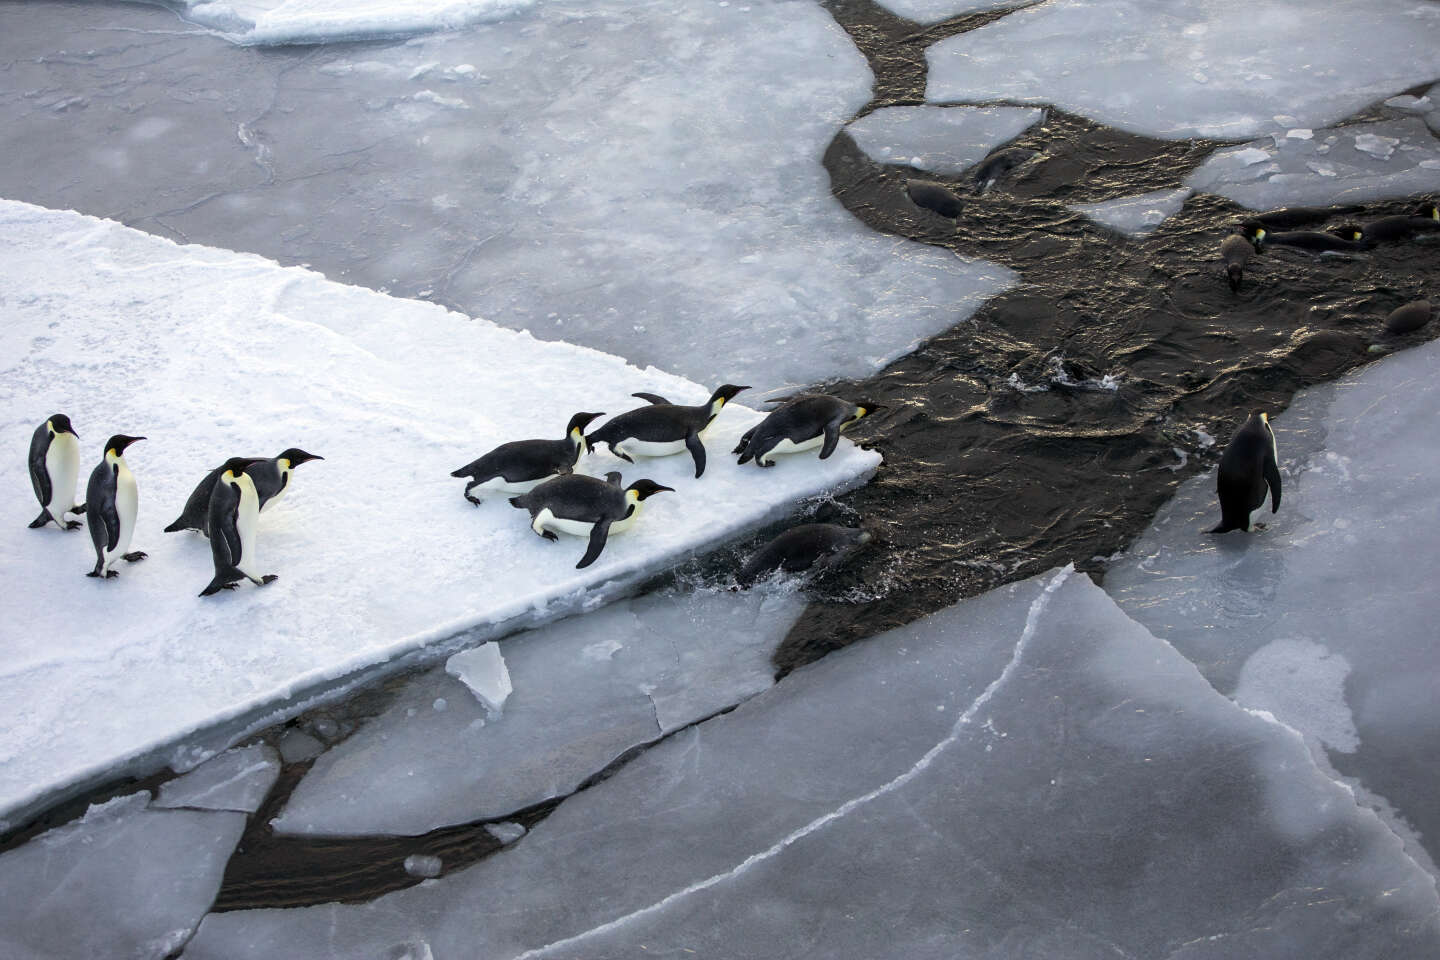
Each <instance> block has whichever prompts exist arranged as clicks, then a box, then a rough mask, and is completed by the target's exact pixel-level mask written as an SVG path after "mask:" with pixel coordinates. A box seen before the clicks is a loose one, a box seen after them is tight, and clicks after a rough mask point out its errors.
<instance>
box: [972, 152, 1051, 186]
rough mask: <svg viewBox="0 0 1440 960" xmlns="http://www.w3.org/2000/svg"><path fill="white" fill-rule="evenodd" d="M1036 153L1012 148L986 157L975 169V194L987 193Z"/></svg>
mask: <svg viewBox="0 0 1440 960" xmlns="http://www.w3.org/2000/svg"><path fill="white" fill-rule="evenodd" d="M1035 154H1036V151H1034V150H1026V149H1024V148H1023V147H1011V148H1010V149H1009V150H1001V151H1000V152H999V153H992V154H991V155H990V156H988V157H986V158H985V160H984V162H983V163H981V164H980V166H978V167H976V168H975V173H974V175H973V176H974V181H975V192H976V193H985V192H986V191H987V190H989V189H990V188H991V187H993V186H995V184H996V183H997V182H998V181H999V180H1000V178H1001V177H1003V176H1005V174H1007V173H1009V172H1010V171H1011V170H1014V169H1015V168H1016V167H1018V166H1020V165H1022V164H1024V163H1025V162H1026V161H1028V160H1029V159H1030V158H1031V157H1033V156H1035Z"/></svg>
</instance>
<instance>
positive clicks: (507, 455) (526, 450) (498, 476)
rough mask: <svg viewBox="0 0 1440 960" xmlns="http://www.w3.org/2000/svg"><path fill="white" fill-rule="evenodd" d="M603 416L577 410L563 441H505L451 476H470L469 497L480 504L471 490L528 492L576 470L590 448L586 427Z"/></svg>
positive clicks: (467, 487) (476, 503)
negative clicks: (586, 441) (551, 479)
mask: <svg viewBox="0 0 1440 960" xmlns="http://www.w3.org/2000/svg"><path fill="white" fill-rule="evenodd" d="M603 416H605V414H603V413H577V414H575V416H573V417H571V418H570V424H569V426H567V427H566V428H565V439H563V440H512V441H510V442H509V443H502V444H500V446H498V447H496V448H495V449H494V450H491V451H490V452H489V453H487V454H485V455H484V456H483V457H481V458H480V459H479V460H474V461H472V462H470V463H467V464H466V465H465V466H463V467H461V468H460V469H459V470H456V471H455V472H454V473H452V474H450V476H452V477H469V478H470V482H469V483H467V484H465V499H466V500H469V501H470V502H471V503H473V504H475V506H477V507H478V506H480V498H479V497H476V496H473V495H472V494H471V493H470V491H471V490H472V489H474V488H475V487H479V488H480V489H481V490H499V491H502V492H504V493H528V492H529V491H531V490H534V489H535V488H536V487H537V486H539V485H540V484H541V483H544V482H545V481H546V480H548V479H550V478H551V477H553V476H556V475H559V474H565V473H569V472H570V471H571V470H573V469H575V464H576V463H577V462H578V461H579V459H580V458H581V457H583V456H584V455H585V451H586V450H587V449H589V448H588V447H587V446H586V443H585V428H586V427H588V426H589V425H590V421H591V420H594V419H595V418H596V417H603Z"/></svg>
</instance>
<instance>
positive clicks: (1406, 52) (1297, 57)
mask: <svg viewBox="0 0 1440 960" xmlns="http://www.w3.org/2000/svg"><path fill="white" fill-rule="evenodd" d="M926 56H927V58H928V60H929V63H930V73H929V87H928V88H927V91H926V96H927V99H929V100H931V101H955V100H961V101H974V100H991V99H1007V100H1017V101H1021V102H1025V103H1053V104H1055V105H1057V106H1060V107H1063V108H1064V109H1066V110H1069V111H1071V112H1074V113H1079V114H1083V115H1085V116H1087V117H1092V118H1094V119H1096V120H1099V121H1101V122H1103V123H1108V124H1110V125H1112V126H1116V127H1120V128H1121V129H1124V130H1130V131H1133V132H1135V133H1142V134H1150V135H1152V136H1158V137H1192V136H1202V137H1231V138H1239V137H1253V136H1255V135H1256V134H1259V133H1265V132H1270V131H1273V130H1281V131H1283V130H1286V129H1288V128H1291V127H1319V126H1324V125H1326V124H1328V123H1333V122H1335V121H1337V120H1339V119H1341V118H1343V117H1345V116H1347V115H1349V114H1351V113H1353V112H1354V111H1355V110H1357V109H1359V108H1360V107H1363V106H1366V105H1367V104H1370V103H1372V102H1374V101H1376V100H1381V99H1384V98H1385V97H1388V96H1390V95H1391V94H1394V93H1398V92H1400V91H1401V90H1405V89H1407V88H1409V87H1413V86H1415V85H1416V84H1419V83H1425V82H1428V81H1430V80H1433V79H1434V78H1435V77H1436V75H1437V74H1440V6H1437V5H1436V4H1434V3H1427V2H1417V0H1349V2H1345V3H1332V4H1328V5H1327V6H1326V7H1325V8H1324V10H1323V11H1320V10H1318V9H1317V8H1316V7H1315V5H1314V4H1312V3H1308V2H1305V0H1051V2H1049V3H1043V4H1039V5H1038V6H1035V7H1032V8H1030V9H1027V10H1022V11H1019V12H1017V13H1013V14H1011V15H1009V16H1007V17H1004V18H1002V19H1000V20H998V21H996V22H994V23H991V24H988V25H986V26H984V27H981V28H980V29H978V30H975V31H972V32H970V33H965V34H961V35H959V36H956V37H951V38H950V39H948V40H944V41H941V42H940V43H937V44H935V45H934V46H932V47H931V48H930V49H929V50H928V51H927V53H926Z"/></svg>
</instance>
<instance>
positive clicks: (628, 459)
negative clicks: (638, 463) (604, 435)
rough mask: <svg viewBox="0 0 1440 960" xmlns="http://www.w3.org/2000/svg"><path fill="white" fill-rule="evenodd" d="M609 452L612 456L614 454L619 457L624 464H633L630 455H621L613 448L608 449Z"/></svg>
mask: <svg viewBox="0 0 1440 960" xmlns="http://www.w3.org/2000/svg"><path fill="white" fill-rule="evenodd" d="M610 452H611V453H613V454H615V456H617V457H619V458H620V459H621V460H624V461H625V462H626V463H634V462H635V461H634V460H632V459H631V457H630V454H628V453H621V452H620V451H619V450H616V449H615V448H614V447H611V448H610Z"/></svg>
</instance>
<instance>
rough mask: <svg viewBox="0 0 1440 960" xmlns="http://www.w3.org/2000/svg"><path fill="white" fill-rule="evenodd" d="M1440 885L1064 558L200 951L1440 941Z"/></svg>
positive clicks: (1115, 953)
mask: <svg viewBox="0 0 1440 960" xmlns="http://www.w3.org/2000/svg"><path fill="white" fill-rule="evenodd" d="M677 850H683V851H684V856H677V855H676V851H677ZM622 881H623V882H622ZM476 905H483V908H482V909H476ZM1437 907H1440V902H1437V899H1436V895H1435V889H1434V885H1433V883H1432V882H1431V880H1430V878H1429V877H1428V876H1426V875H1425V874H1424V872H1423V871H1421V870H1420V869H1418V868H1417V867H1416V865H1415V864H1414V863H1413V862H1412V861H1411V860H1410V859H1409V858H1407V857H1406V856H1405V855H1404V853H1403V851H1402V850H1401V848H1400V843H1399V841H1398V840H1396V838H1395V837H1394V835H1393V834H1391V833H1389V832H1388V831H1387V830H1386V829H1385V828H1384V826H1383V825H1382V824H1381V823H1380V822H1379V821H1378V820H1377V819H1376V818H1375V817H1374V816H1373V815H1372V814H1370V813H1369V812H1368V811H1364V810H1361V809H1359V808H1357V807H1356V805H1355V803H1354V800H1353V798H1352V796H1351V795H1350V793H1349V792H1348V791H1347V790H1345V789H1344V788H1343V787H1341V786H1340V785H1338V784H1336V783H1335V782H1334V781H1332V780H1330V779H1329V778H1327V777H1326V776H1324V775H1323V774H1322V773H1321V772H1320V771H1319V770H1318V769H1317V768H1316V767H1315V765H1314V764H1313V763H1312V762H1311V761H1310V758H1309V755H1308V753H1307V752H1306V750H1305V747H1304V745H1303V744H1302V743H1301V742H1300V740H1299V739H1298V738H1297V737H1295V736H1294V735H1293V734H1292V733H1291V732H1290V731H1289V730H1288V729H1286V728H1284V727H1282V726H1280V725H1278V724H1275V723H1272V722H1269V721H1266V720H1264V719H1262V718H1259V717H1256V716H1254V715H1252V714H1250V713H1248V712H1247V711H1245V710H1242V709H1240V708H1238V707H1237V706H1236V705H1235V704H1234V703H1232V702H1231V701H1230V700H1228V699H1226V698H1225V697H1222V696H1220V695H1219V694H1217V693H1216V692H1215V691H1214V690H1213V689H1212V688H1211V687H1210V685H1209V684H1208V683H1206V682H1205V680H1204V678H1203V677H1201V676H1200V674H1199V673H1198V672H1197V671H1196V670H1195V667H1194V666H1193V665H1192V664H1190V663H1189V662H1187V661H1186V660H1185V659H1184V658H1183V657H1181V656H1180V655H1179V654H1178V653H1176V651H1175V650H1174V649H1173V648H1172V647H1170V646H1169V645H1168V644H1166V643H1164V642H1162V641H1159V640H1157V639H1156V638H1155V637H1153V636H1152V635H1150V634H1149V633H1148V632H1147V631H1145V630H1144V628H1142V627H1140V626H1139V625H1137V624H1136V623H1135V622H1134V621H1132V620H1130V619H1128V618H1127V617H1126V616H1125V615H1124V614H1123V613H1122V612H1121V611H1120V610H1119V609H1118V608H1117V607H1116V606H1115V604H1114V603H1113V602H1112V601H1111V600H1110V599H1109V598H1108V597H1107V596H1106V595H1105V594H1104V592H1103V591H1101V590H1100V589H1099V588H1097V587H1095V586H1094V585H1093V584H1091V583H1090V582H1089V581H1088V580H1087V579H1086V578H1085V577H1083V576H1081V575H1075V574H1069V575H1068V577H1067V575H1066V574H1065V573H1064V572H1062V573H1060V574H1057V575H1052V576H1049V577H1046V578H1043V579H1042V580H1040V581H1029V582H1026V583H1022V584H1015V585H1013V586H1010V587H1005V588H1001V589H1000V590H997V591H995V592H993V593H992V594H989V595H987V596H984V597H981V598H978V599H976V600H973V601H968V602H965V603H961V604H959V605H957V606H955V607H953V608H951V609H948V610H945V611H942V612H940V613H937V614H935V615H934V616H931V617H928V618H926V619H924V620H922V621H919V622H917V623H915V624H911V625H910V626H908V627H904V628H901V629H899V630H895V631H891V632H889V633H887V634H884V635H881V636H878V637H875V638H872V639H871V640H868V641H866V642H865V643H861V644H855V645H854V646H851V647H848V648H846V649H844V650H842V651H839V652H838V653H835V654H832V655H830V656H829V657H827V658H826V659H825V660H823V661H821V662H819V663H817V664H814V665H812V666H810V667H807V668H805V669H803V670H799V671H796V672H795V673H793V674H791V675H790V676H789V677H787V678H786V679H785V680H784V681H782V682H781V683H779V684H777V685H776V686H775V687H774V688H772V689H771V690H768V691H766V692H765V693H763V694H761V695H760V696H758V697H756V698H754V699H752V700H750V701H748V702H747V703H745V704H742V705H741V706H740V707H739V708H737V709H736V710H735V711H733V712H732V713H729V714H727V715H725V716H723V717H719V718H716V719H714V720H711V721H708V722H706V723H704V724H700V725H699V726H697V727H695V728H693V729H691V730H687V731H684V732H682V733H680V734H678V735H677V736H675V737H673V738H671V739H670V740H667V741H666V742H665V743H663V744H661V745H659V746H657V747H655V748H653V749H651V750H649V751H647V752H646V753H645V754H643V755H642V756H640V757H638V758H636V759H635V760H634V761H633V762H632V763H630V764H629V765H627V766H626V767H625V768H624V769H622V770H620V771H619V772H618V773H616V774H615V775H614V776H613V777H611V778H610V779H608V780H606V781H604V782H603V783H600V784H597V785H596V786H594V787H592V788H591V789H589V790H586V791H583V792H582V793H580V794H577V795H576V796H574V797H572V798H570V799H568V800H566V801H565V802H564V803H563V804H561V806H560V807H559V808H558V809H557V810H556V811H555V813H554V814H552V815H551V816H550V817H549V818H547V819H546V820H544V821H542V822H541V823H539V824H537V825H536V826H535V827H534V829H533V830H531V832H530V833H529V835H527V836H526V837H525V838H524V839H522V840H521V841H520V842H518V843H516V844H515V845H514V846H513V847H511V848H510V849H508V850H507V851H506V852H505V853H504V854H503V855H501V856H496V857H492V858H489V859H488V860H484V861H481V862H480V863H478V864H476V865H475V866H473V867H471V868H469V869H466V870H463V871H459V872H456V873H453V874H450V875H449V876H447V877H445V878H444V879H443V880H441V881H440V882H438V883H436V884H433V885H430V886H427V887H417V888H412V889H409V890H405V891H401V892H398V893H394V894H390V895H387V896H384V897H381V898H379V899H377V900H376V901H374V902H372V903H369V904H365V905H360V906H341V905H335V904H331V905H326V906H320V907H314V908H307V909H304V910H271V911H251V912H246V913H224V914H212V915H210V916H209V917H206V919H205V920H204V922H203V923H202V924H201V929H200V930H199V931H198V933H197V935H196V938H195V940H194V941H192V943H191V944H190V945H189V946H188V947H187V949H186V957H187V960H211V958H226V960H240V958H251V957H254V958H261V957H263V958H266V960H277V958H292V957H293V958H300V957H304V958H306V960H338V958H348V957H356V956H386V955H387V950H389V949H391V948H392V947H393V946H394V945H396V944H399V943H413V942H423V943H425V944H427V945H428V948H429V949H431V950H432V951H433V952H434V954H435V956H437V957H440V956H451V955H457V956H484V957H487V958H493V960H502V958H530V957H630V956H638V955H656V956H679V955H688V953H686V952H685V951H693V952H694V953H695V954H696V955H698V956H704V957H721V958H723V957H746V958H783V957H797V956H816V957H822V956H823V957H835V958H871V957H899V956H904V957H938V956H946V957H955V956H964V957H1016V956H1026V957H1054V958H1060V960H1082V958H1083V960H1093V958H1099V957H1120V956H1125V957H1170V956H1186V957H1195V958H1215V960H1219V958H1229V957H1239V956H1245V957H1267V958H1277V960H1281V958H1285V960H1301V958H1305V960H1342V958H1343V960H1359V958H1364V960H1381V958H1387V960H1393V958H1397V957H1406V958H1411V957H1413V958H1417V960H1418V958H1419V957H1421V956H1425V955H1427V952H1430V951H1433V946H1434V944H1435V942H1436V938H1437V936H1440V919H1437ZM416 938H419V940H418V941H417V939H416Z"/></svg>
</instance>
